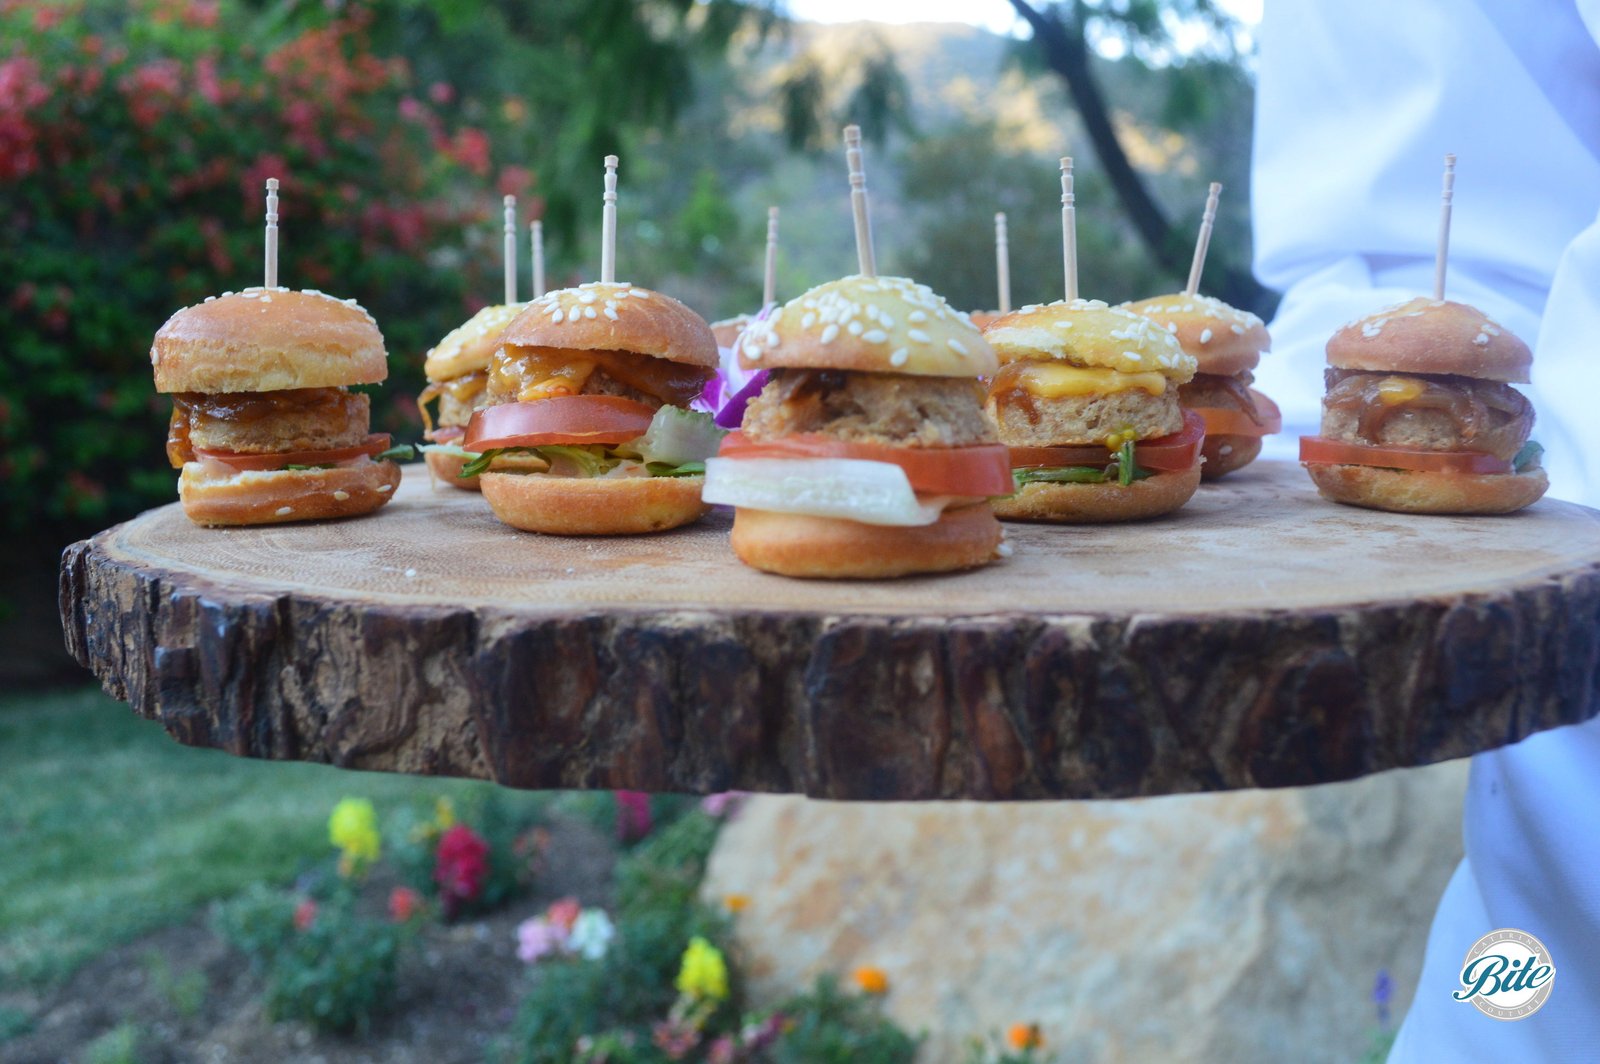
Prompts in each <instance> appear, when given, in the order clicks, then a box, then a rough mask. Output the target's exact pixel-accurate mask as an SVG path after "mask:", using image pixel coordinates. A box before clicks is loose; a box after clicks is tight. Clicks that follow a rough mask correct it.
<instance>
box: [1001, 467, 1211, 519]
mask: <svg viewBox="0 0 1600 1064" xmlns="http://www.w3.org/2000/svg"><path fill="white" fill-rule="evenodd" d="M1199 487H1200V464H1199V463H1196V464H1195V465H1194V467H1193V468H1190V469H1186V470H1184V471H1183V472H1181V473H1157V474H1156V475H1155V476H1153V477H1146V478H1145V479H1144V480H1136V481H1134V482H1133V483H1132V484H1025V485H1023V488H1022V490H1021V491H1019V492H1017V493H1016V494H1015V495H1013V496H1011V497H1010V498H1009V499H996V500H995V501H994V512H995V513H996V514H997V515H998V516H999V517H1000V519H1001V520H1003V521H1050V522H1053V523H1055V524H1062V525H1096V524H1107V523H1110V522H1113V521H1137V520H1139V519H1140V518H1144V517H1159V516H1161V515H1162V514H1169V513H1171V512H1172V511H1174V510H1176V509H1178V508H1179V507H1181V506H1182V505H1183V504H1184V503H1186V502H1188V501H1189V500H1190V498H1192V497H1193V496H1194V493H1195V490H1196V489H1198V488H1199Z"/></svg>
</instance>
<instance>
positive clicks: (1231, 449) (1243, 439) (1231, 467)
mask: <svg viewBox="0 0 1600 1064" xmlns="http://www.w3.org/2000/svg"><path fill="white" fill-rule="evenodd" d="M1200 453H1201V454H1202V455H1204V456H1205V462H1204V464H1202V465H1201V466H1200V477H1201V479H1202V480H1216V479H1217V478H1218V477H1222V476H1227V475H1228V474H1229V473H1232V472H1234V471H1235V470H1238V469H1243V468H1244V467H1245V466H1247V465H1249V464H1250V463H1251V462H1254V461H1255V460H1256V458H1257V456H1259V455H1260V454H1261V437H1260V436H1232V435H1229V436H1210V435H1208V436H1207V437H1206V442H1205V443H1204V444H1203V445H1202V446H1201V448H1200Z"/></svg>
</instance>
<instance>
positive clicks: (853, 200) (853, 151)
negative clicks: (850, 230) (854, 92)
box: [844, 125, 878, 277]
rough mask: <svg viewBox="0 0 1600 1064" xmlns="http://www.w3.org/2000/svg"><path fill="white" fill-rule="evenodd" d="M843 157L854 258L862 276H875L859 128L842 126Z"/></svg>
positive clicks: (865, 175) (876, 264) (875, 268)
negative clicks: (852, 220) (847, 170)
mask: <svg viewBox="0 0 1600 1064" xmlns="http://www.w3.org/2000/svg"><path fill="white" fill-rule="evenodd" d="M844 147H845V152H844V158H845V163H846V165H847V166H848V167H849V168H850V210H851V213H852V214H853V215H854V216H855V222H856V258H857V259H858V260H859V263H860V267H861V276H863V277H876V276H878V260H877V257H876V256H875V255H874V254H873V250H872V216H871V214H870V213H869V212H868V210H867V173H866V170H864V169H863V168H862V164H861V127H860V126H854V125H851V126H845V127H844Z"/></svg>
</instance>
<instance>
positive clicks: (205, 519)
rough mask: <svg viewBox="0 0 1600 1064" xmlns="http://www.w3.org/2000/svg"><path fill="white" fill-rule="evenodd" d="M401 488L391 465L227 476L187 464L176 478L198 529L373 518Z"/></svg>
mask: <svg viewBox="0 0 1600 1064" xmlns="http://www.w3.org/2000/svg"><path fill="white" fill-rule="evenodd" d="M399 486H400V467H399V466H397V465H395V464H394V463H393V462H359V463H355V464H352V465H344V466H335V467H334V468H333V469H303V470H301V469H280V470H270V471H259V472H258V471H236V472H228V473H223V474H219V473H214V472H212V471H211V469H209V468H208V467H207V465H206V464H204V463H201V462H189V463H187V464H186V465H185V466H184V467H183V472H182V473H180V474H179V475H178V499H179V501H180V502H182V503H183V512H184V513H185V514H187V515H188V517H189V520H191V521H193V522H194V523H195V524H197V525H277V524H283V523H285V522H288V521H324V520H327V519H329V518H334V517H355V516H356V515H358V514H366V513H371V512H372V511H373V510H376V509H377V508H378V507H380V506H382V505H383V504H384V503H386V502H388V501H389V500H390V499H391V498H393V497H394V491H395V488H397V487H399Z"/></svg>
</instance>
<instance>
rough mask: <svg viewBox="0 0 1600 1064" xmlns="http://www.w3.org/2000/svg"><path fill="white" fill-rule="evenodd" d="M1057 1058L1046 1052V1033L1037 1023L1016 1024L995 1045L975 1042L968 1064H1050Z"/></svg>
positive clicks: (970, 1048)
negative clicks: (1049, 1063)
mask: <svg viewBox="0 0 1600 1064" xmlns="http://www.w3.org/2000/svg"><path fill="white" fill-rule="evenodd" d="M1054 1059H1055V1058H1054V1057H1053V1056H1051V1055H1049V1054H1048V1053H1046V1051H1045V1040H1044V1033H1043V1032H1042V1031H1040V1029H1039V1025H1038V1024H1036V1023H1014V1024H1012V1025H1011V1026H1010V1027H1007V1028H1006V1033H1005V1037H1004V1038H1003V1039H996V1040H995V1043H994V1044H991V1043H989V1042H984V1041H983V1040H981V1039H978V1040H974V1041H973V1042H972V1044H971V1046H970V1047H969V1049H968V1053H967V1059H966V1064H1048V1062H1049V1061H1051V1060H1054Z"/></svg>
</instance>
